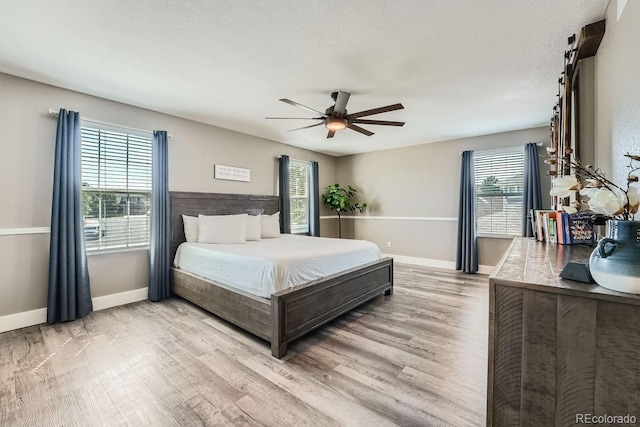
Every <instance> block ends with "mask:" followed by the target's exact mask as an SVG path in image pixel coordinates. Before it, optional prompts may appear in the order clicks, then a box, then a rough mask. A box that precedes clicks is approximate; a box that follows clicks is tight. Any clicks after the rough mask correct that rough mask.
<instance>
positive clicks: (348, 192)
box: [322, 184, 367, 238]
mask: <svg viewBox="0 0 640 427" xmlns="http://www.w3.org/2000/svg"><path fill="white" fill-rule="evenodd" d="M325 190H326V193H324V194H323V195H322V201H323V202H324V204H325V205H327V206H329V209H331V210H332V211H335V212H337V214H338V237H340V238H342V224H341V222H340V221H341V214H342V213H343V212H346V211H351V212H353V213H358V212H360V213H362V212H363V211H364V210H365V209H366V207H367V204H366V203H362V204H360V203H357V202H355V200H354V199H355V197H356V193H357V192H358V190H357V189H355V188H353V187H352V186H350V185H348V186H347V188H342V187H341V186H340V184H333V185H330V186H328V187H326V188H325Z"/></svg>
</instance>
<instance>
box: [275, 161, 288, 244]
mask: <svg viewBox="0 0 640 427" xmlns="http://www.w3.org/2000/svg"><path fill="white" fill-rule="evenodd" d="M278 188H279V192H280V229H281V231H282V232H283V233H286V234H291V199H290V197H289V194H290V193H289V156H284V155H283V156H280V165H279V171H278Z"/></svg>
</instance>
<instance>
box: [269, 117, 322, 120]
mask: <svg viewBox="0 0 640 427" xmlns="http://www.w3.org/2000/svg"><path fill="white" fill-rule="evenodd" d="M265 119H272V120H273V119H276V120H278V119H282V120H324V117H265Z"/></svg>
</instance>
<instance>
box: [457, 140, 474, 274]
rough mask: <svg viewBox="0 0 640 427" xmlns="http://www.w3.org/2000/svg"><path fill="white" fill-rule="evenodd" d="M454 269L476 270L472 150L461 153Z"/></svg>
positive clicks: (468, 271)
mask: <svg viewBox="0 0 640 427" xmlns="http://www.w3.org/2000/svg"><path fill="white" fill-rule="evenodd" d="M456 270H462V271H463V272H465V273H475V272H477V271H478V237H477V226H476V185H475V176H474V170H473V151H465V152H464V153H462V171H461V173H460V204H459V206H458V250H457V254H456Z"/></svg>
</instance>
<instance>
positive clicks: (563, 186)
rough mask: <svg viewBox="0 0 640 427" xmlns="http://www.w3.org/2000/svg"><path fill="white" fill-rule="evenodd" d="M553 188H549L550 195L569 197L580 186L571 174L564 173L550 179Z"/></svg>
mask: <svg viewBox="0 0 640 427" xmlns="http://www.w3.org/2000/svg"><path fill="white" fill-rule="evenodd" d="M551 184H553V188H551V192H550V193H551V195H552V196H557V197H569V196H570V195H572V194H573V193H575V192H576V191H577V190H580V189H581V188H582V185H581V184H580V181H578V178H576V177H575V176H573V175H565V176H561V177H558V178H554V179H553V180H552V181H551Z"/></svg>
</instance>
